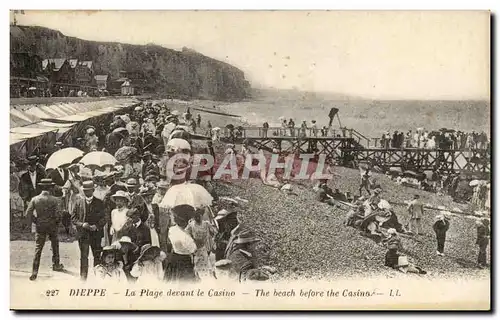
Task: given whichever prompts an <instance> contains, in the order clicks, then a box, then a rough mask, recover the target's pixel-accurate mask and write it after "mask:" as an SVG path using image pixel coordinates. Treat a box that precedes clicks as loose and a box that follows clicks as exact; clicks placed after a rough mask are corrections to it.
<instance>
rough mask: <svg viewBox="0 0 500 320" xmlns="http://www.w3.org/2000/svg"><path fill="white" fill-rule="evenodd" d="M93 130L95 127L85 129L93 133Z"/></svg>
mask: <svg viewBox="0 0 500 320" xmlns="http://www.w3.org/2000/svg"><path fill="white" fill-rule="evenodd" d="M94 132H95V129H94V128H88V129H87V133H94Z"/></svg>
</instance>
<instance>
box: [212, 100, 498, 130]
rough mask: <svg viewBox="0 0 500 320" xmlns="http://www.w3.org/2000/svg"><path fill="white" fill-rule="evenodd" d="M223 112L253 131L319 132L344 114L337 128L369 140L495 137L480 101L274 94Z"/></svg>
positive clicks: (486, 108) (488, 113)
mask: <svg viewBox="0 0 500 320" xmlns="http://www.w3.org/2000/svg"><path fill="white" fill-rule="evenodd" d="M217 107H218V109H219V110H221V111H224V112H227V113H231V114H237V115H240V116H241V119H242V120H243V121H245V122H247V123H248V124H249V125H252V126H262V124H263V123H264V122H266V121H267V122H268V123H269V125H270V126H271V127H272V126H277V127H279V126H280V125H281V122H282V119H286V120H287V121H288V120H289V119H293V121H294V122H295V125H296V126H297V127H298V126H300V124H301V123H302V121H306V123H307V124H308V126H310V125H311V121H312V120H316V123H317V126H318V128H321V127H323V126H327V125H328V122H329V118H328V114H329V112H330V109H331V108H333V107H335V108H338V109H339V112H338V117H336V118H334V121H333V127H334V128H335V127H336V126H337V127H339V126H343V127H347V128H352V129H355V130H356V131H358V132H360V133H361V134H363V135H365V136H366V137H369V138H380V137H381V136H382V134H383V133H384V132H386V131H389V132H391V133H392V132H394V131H396V130H397V131H404V132H407V131H408V130H412V131H413V132H414V131H415V130H416V129H417V128H423V129H424V130H428V131H429V132H430V131H434V130H440V129H441V128H447V129H454V130H461V131H464V132H472V131H476V132H482V131H484V132H486V133H487V134H488V135H489V134H490V127H491V119H490V117H491V105H490V101H476V100H441V101H436V100H365V99H337V100H336V99H329V98H323V97H322V96H321V95H311V94H308V95H302V96H300V95H294V96H290V95H283V96H280V95H278V94H273V95H269V96H259V97H256V98H252V99H248V100H245V101H240V102H236V103H229V104H223V105H218V106H217Z"/></svg>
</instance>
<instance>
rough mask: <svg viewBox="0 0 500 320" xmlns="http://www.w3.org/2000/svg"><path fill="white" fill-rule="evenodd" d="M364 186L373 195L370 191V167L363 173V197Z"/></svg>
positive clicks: (360, 193)
mask: <svg viewBox="0 0 500 320" xmlns="http://www.w3.org/2000/svg"><path fill="white" fill-rule="evenodd" d="M363 188H364V189H365V190H366V191H367V192H368V194H369V195H371V194H372V193H371V191H370V168H368V169H366V171H365V172H364V173H362V174H361V182H360V184H359V196H360V197H361V196H362V195H363V194H362V192H363Z"/></svg>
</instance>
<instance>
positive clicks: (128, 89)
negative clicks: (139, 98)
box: [121, 81, 134, 96]
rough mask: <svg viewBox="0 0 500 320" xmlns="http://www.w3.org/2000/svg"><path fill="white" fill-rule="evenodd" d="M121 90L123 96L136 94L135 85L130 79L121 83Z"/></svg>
mask: <svg viewBox="0 0 500 320" xmlns="http://www.w3.org/2000/svg"><path fill="white" fill-rule="evenodd" d="M121 91H122V95H123V96H132V95H134V87H132V85H131V84H130V81H125V82H123V83H122V85H121Z"/></svg>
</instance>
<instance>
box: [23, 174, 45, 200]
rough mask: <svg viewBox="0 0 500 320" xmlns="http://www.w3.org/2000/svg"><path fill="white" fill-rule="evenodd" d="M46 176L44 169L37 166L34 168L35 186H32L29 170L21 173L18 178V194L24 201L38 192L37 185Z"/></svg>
mask: <svg viewBox="0 0 500 320" xmlns="http://www.w3.org/2000/svg"><path fill="white" fill-rule="evenodd" d="M45 176H46V174H45V171H44V170H42V169H41V168H39V167H37V169H36V184H37V186H36V187H33V183H32V182H31V177H30V173H29V171H27V172H25V173H23V174H22V175H21V177H20V179H19V196H20V197H21V198H23V200H24V201H30V200H31V199H32V198H33V197H34V196H37V195H39V194H40V192H41V190H40V188H39V187H38V183H39V182H40V180H42V179H44V178H45Z"/></svg>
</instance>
